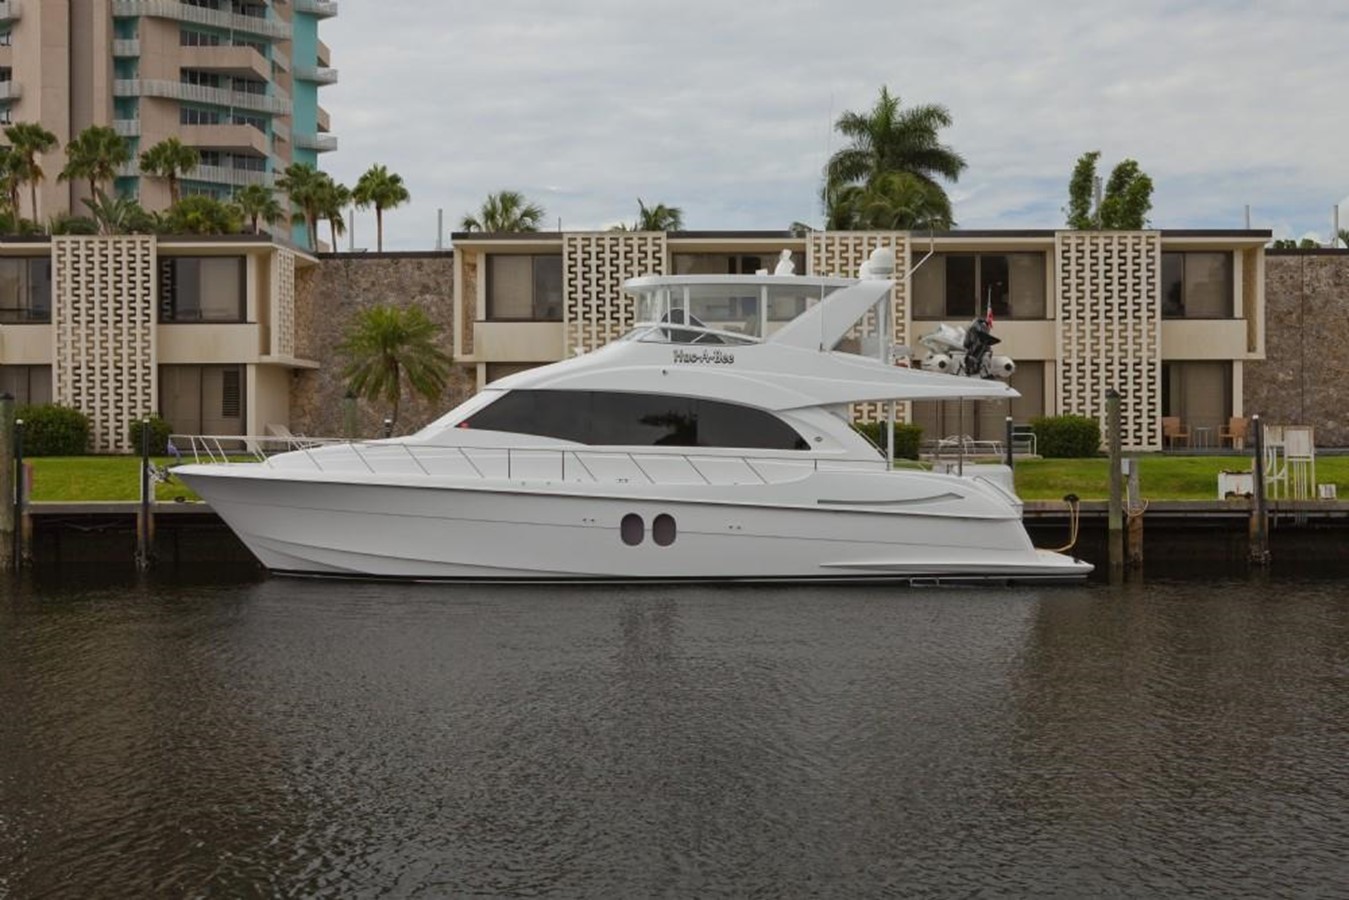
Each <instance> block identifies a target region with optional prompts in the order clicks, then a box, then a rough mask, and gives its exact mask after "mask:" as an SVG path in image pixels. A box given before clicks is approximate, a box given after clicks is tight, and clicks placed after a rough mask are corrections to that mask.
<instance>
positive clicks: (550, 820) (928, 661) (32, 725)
mask: <svg viewBox="0 0 1349 900" xmlns="http://www.w3.org/2000/svg"><path fill="white" fill-rule="evenodd" d="M0 590H3V594H0V897H3V896H13V897H16V898H17V897H35V896H39V897H40V896H71V897H89V896H206V895H209V896H253V895H267V896H273V895H303V896H313V895H319V896H323V895H332V896H338V895H340V896H373V895H381V896H455V895H464V894H487V895H491V894H502V895H528V896H538V895H556V896H629V897H635V896H650V895H663V896H712V895H734V896H769V897H777V896H805V895H813V896H839V897H863V896H883V895H894V894H906V895H911V894H930V895H956V896H970V895H974V896H993V895H1026V894H1034V895H1040V896H1045V895H1048V896H1065V897H1067V896H1074V897H1077V896H1099V895H1105V894H1108V895H1116V896H1139V897H1142V896H1159V895H1172V896H1174V895H1179V894H1200V895H1208V896H1224V897H1227V896H1252V897H1269V896H1306V895H1322V896H1331V895H1339V896H1344V895H1345V892H1347V891H1349V590H1346V589H1345V586H1344V585H1343V584H1342V583H1340V582H1336V581H1321V582H1318V581H1314V580H1312V581H1299V582H1291V581H1272V582H1254V581H1248V580H1245V579H1243V580H1240V581H1232V582H1216V583H1215V582H1213V581H1211V580H1209V581H1195V580H1191V581H1173V582H1165V581H1163V582H1150V583H1148V584H1145V585H1134V586H1125V587H1116V588H1111V587H1107V586H1104V585H1087V586H1082V587H1069V588H1064V587H1048V588H1016V589H974V590H965V589H932V590H927V589H900V588H858V587H851V588H822V587H811V588H709V587H677V588H675V587H651V588H634V587H614V588H581V587H577V588H546V589H531V588H504V587H503V588H485V587H442V586H393V585H363V584H334V583H324V582H308V581H289V580H280V579H274V580H265V581H246V582H243V583H235V584H229V585H226V586H220V585H218V584H217V585H209V586H202V585H193V584H189V583H184V582H181V581H175V580H173V579H172V578H170V577H168V576H162V575H161V576H156V577H155V578H153V579H151V580H150V581H148V582H145V583H139V584H138V583H134V582H126V581H123V582H121V583H119V584H117V585H115V586H108V585H107V584H106V583H104V584H102V585H99V584H98V583H96V582H94V581H91V580H89V579H88V578H77V577H74V576H71V575H69V574H66V575H64V576H62V577H61V578H60V579H59V580H54V579H53V578H51V577H48V578H46V579H40V580H38V581H37V582H36V583H28V584H24V585H22V586H18V587H7V588H4V589H0Z"/></svg>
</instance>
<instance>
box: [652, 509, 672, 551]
mask: <svg viewBox="0 0 1349 900" xmlns="http://www.w3.org/2000/svg"><path fill="white" fill-rule="evenodd" d="M651 539H652V540H653V541H655V542H656V543H657V544H659V545H660V546H662V547H668V546H670V545H671V544H673V543H674V542H675V520H674V517H673V516H667V515H666V514H665V513H661V514H660V515H658V516H656V518H655V519H653V520H652V522H651Z"/></svg>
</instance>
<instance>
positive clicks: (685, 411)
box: [464, 390, 808, 450]
mask: <svg viewBox="0 0 1349 900" xmlns="http://www.w3.org/2000/svg"><path fill="white" fill-rule="evenodd" d="M464 427H467V428H481V429H484V430H487V431H507V432H511V433H513V434H535V435H540V436H542V437H551V438H557V439H559V440H564V441H574V442H576V443H578V444H590V445H616V446H636V447H733V448H740V449H751V450H806V449H808V445H807V444H806V441H805V439H804V438H802V437H801V435H799V434H797V433H796V430H795V429H793V428H792V427H791V426H790V425H788V424H787V423H786V422H783V421H782V420H781V419H779V418H778V417H777V416H774V415H773V414H772V413H768V412H765V411H763V410H761V409H754V408H752V407H748V406H739V405H737V404H734V403H722V402H719V401H716V400H701V399H698V398H694V397H673V396H667V395H663V394H628V393H622V392H618V391H523V390H522V391H510V392H508V393H506V394H504V395H502V396H501V397H500V398H498V399H497V400H496V401H494V402H493V403H492V404H491V405H490V406H487V407H486V408H484V409H482V410H480V411H478V412H477V413H475V414H474V415H473V416H471V417H470V418H469V419H468V421H467V422H466V423H464Z"/></svg>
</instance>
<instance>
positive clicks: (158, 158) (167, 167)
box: [141, 137, 201, 206]
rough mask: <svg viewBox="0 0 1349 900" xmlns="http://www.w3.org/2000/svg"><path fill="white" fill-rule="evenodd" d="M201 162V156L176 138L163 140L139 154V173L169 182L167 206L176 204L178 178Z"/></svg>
mask: <svg viewBox="0 0 1349 900" xmlns="http://www.w3.org/2000/svg"><path fill="white" fill-rule="evenodd" d="M199 162H201V154H200V153H198V152H197V151H196V150H194V149H193V148H191V147H188V146H187V145H185V144H184V143H183V142H182V141H180V140H178V139H177V138H176V137H171V138H165V139H164V140H162V141H160V142H159V143H158V144H155V145H154V146H153V147H151V148H150V149H149V150H146V151H145V152H144V153H142V154H141V171H142V172H144V173H145V174H147V175H158V176H160V177H163V178H164V179H166V180H167V181H168V182H169V205H170V206H174V205H176V204H177V203H178V199H179V197H178V176H179V175H186V174H187V173H189V172H191V171H192V170H193V169H195V168H196V167H197V163H199Z"/></svg>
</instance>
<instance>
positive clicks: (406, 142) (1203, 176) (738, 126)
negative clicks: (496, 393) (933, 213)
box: [320, 0, 1349, 250]
mask: <svg viewBox="0 0 1349 900" xmlns="http://www.w3.org/2000/svg"><path fill="white" fill-rule="evenodd" d="M340 9H341V13H340V15H339V16H338V17H337V18H335V19H327V20H324V21H323V23H322V25H321V28H320V36H321V37H322V38H323V39H324V41H325V42H327V44H328V45H329V46H330V47H331V48H332V55H333V63H332V64H333V65H334V66H335V67H336V68H337V69H338V70H339V72H340V81H339V83H338V84H337V85H335V86H333V87H327V88H323V89H322V92H321V94H320V99H321V102H322V104H323V105H324V107H325V108H327V109H328V110H329V112H331V113H332V123H333V125H332V127H333V132H334V133H335V134H336V135H337V136H338V138H339V141H340V147H341V149H340V150H338V151H336V152H334V153H329V154H325V155H323V156H322V157H321V159H320V163H321V166H322V167H323V168H324V169H325V170H326V171H329V172H331V173H332V174H333V175H334V177H336V178H337V179H338V180H340V181H342V182H344V183H346V184H348V185H351V184H354V183H355V181H356V179H357V178H358V177H359V175H360V173H361V172H362V171H364V170H365V169H366V168H368V167H369V166H370V165H371V164H372V163H376V162H378V163H384V164H385V165H387V166H388V167H389V168H390V169H391V170H392V171H395V172H397V173H399V174H401V175H402V176H403V178H404V180H405V181H406V183H407V185H408V188H409V190H410V191H411V193H412V202H411V203H410V204H408V205H406V206H404V207H400V208H399V209H397V210H394V211H392V212H389V213H386V215H385V249H386V250H387V249H396V250H416V249H429V248H431V247H434V246H435V241H436V210H437V209H438V208H443V209H444V211H445V222H446V228H445V230H446V232H447V236H448V232H450V231H457V230H459V221H460V219H461V218H462V217H463V216H464V214H465V213H467V212H470V211H474V210H476V209H477V208H478V206H479V205H480V204H481V202H482V200H483V198H484V197H485V196H486V195H487V194H488V193H490V192H493V191H498V190H501V189H504V188H509V189H513V190H519V191H522V192H523V193H524V194H526V196H528V197H529V198H530V199H531V200H533V201H535V202H537V203H539V204H540V205H542V206H543V207H544V209H545V210H546V213H547V217H546V222H547V227H548V228H556V227H557V226H558V221H559V220H561V226H562V228H564V229H567V230H584V229H595V228H607V227H608V226H610V225H612V224H615V223H617V222H620V221H626V222H631V221H632V220H633V219H634V218H635V215H636V210H637V198H638V197H641V198H642V199H643V200H645V201H646V202H647V203H648V205H650V204H652V203H657V202H663V203H666V204H669V205H671V206H677V207H679V208H681V209H682V210H683V212H684V226H685V228H688V229H694V230H712V229H716V230H723V229H729V230H737V229H785V228H787V227H788V226H789V225H790V224H791V223H792V222H793V221H798V220H799V221H804V222H807V223H811V224H814V225H817V226H818V225H819V224H820V222H821V218H822V216H821V210H820V204H819V201H818V193H819V187H820V171H821V168H822V166H823V164H824V161H825V159H826V158H827V156H828V154H829V153H830V152H831V151H832V150H837V149H838V148H839V147H840V146H841V140H842V139H841V138H840V137H839V136H837V135H836V134H835V133H834V132H833V130H832V128H831V123H832V121H833V120H834V119H837V117H838V115H839V114H840V113H841V112H843V111H844V110H856V111H862V110H866V109H869V108H870V107H871V106H872V104H873V103H874V102H875V99H876V95H877V92H878V90H879V88H880V86H881V85H883V84H884V85H888V86H889V88H890V90H891V92H892V93H894V94H897V95H898V96H899V97H900V99H901V101H902V103H903V104H904V105H906V106H907V105H909V104H918V103H940V104H943V105H945V106H946V107H947V108H948V109H949V110H950V112H951V115H952V117H953V118H954V125H953V127H952V128H950V129H947V130H946V131H945V132H943V137H944V140H945V142H946V143H947V144H948V145H950V146H951V147H952V148H954V149H955V150H957V151H958V152H959V153H961V154H963V155H964V157H965V159H966V161H967V162H968V163H969V168H968V169H967V170H966V171H965V173H964V175H962V176H961V178H960V181H959V182H958V183H956V184H954V185H948V192H949V193H950V195H951V197H952V200H953V201H954V208H955V217H956V221H957V223H958V227H960V228H1055V227H1058V226H1060V225H1062V223H1063V214H1062V212H1061V210H1062V207H1063V206H1064V204H1065V202H1066V199H1067V196H1066V195H1067V182H1068V177H1069V174H1070V172H1071V170H1072V167H1073V163H1074V162H1075V160H1076V159H1077V157H1078V156H1079V155H1080V154H1081V153H1083V152H1084V151H1087V150H1100V151H1101V153H1102V158H1101V167H1102V169H1103V172H1102V174H1103V175H1108V174H1109V169H1110V168H1111V167H1112V166H1113V165H1114V164H1115V163H1116V162H1118V161H1119V160H1121V159H1123V158H1125V157H1132V158H1134V159H1137V160H1138V162H1139V163H1140V165H1141V166H1142V167H1143V170H1144V171H1146V172H1147V173H1148V174H1149V175H1151V176H1152V179H1153V182H1154V183H1155V185H1156V192H1155V193H1154V195H1153V209H1152V213H1151V217H1150V218H1151V222H1152V225H1153V226H1154V227H1159V228H1240V227H1243V224H1244V213H1245V206H1246V205H1247V204H1249V205H1250V207H1251V224H1252V226H1253V227H1257V228H1272V229H1273V230H1274V231H1275V234H1276V236H1291V237H1302V236H1307V235H1311V236H1318V237H1321V238H1325V237H1326V236H1327V235H1328V234H1329V231H1330V223H1331V209H1332V206H1333V205H1334V204H1335V203H1337V202H1339V201H1349V152H1347V148H1349V102H1346V99H1345V98H1346V93H1347V92H1349V3H1345V2H1344V0H1319V2H1310V0H1307V2H1298V0H1279V2H1256V0H1221V2H1220V0H1213V2H1162V0H1130V2H1128V3H1123V2H1108V3H1107V2H1090V0H1086V2H1084V0H1073V2H1059V0H1036V2H1013V0H955V2H945V3H940V2H939V3H907V2H895V0H878V2H871V0H829V2H824V0H820V2H805V0H777V2H773V3H765V2H758V0H729V2H727V0H720V2H703V0H681V2H678V3H669V2H659V0H561V2H559V0H540V2H525V0H521V2H515V0H496V2H487V3H481V2H477V3H469V2H464V0H453V2H447V0H341V3H340ZM1341 219H1342V227H1345V228H1349V202H1345V203H1344V204H1343V205H1342V206H1341ZM374 230H375V228H374V213H373V211H366V212H361V213H357V215H356V229H355V244H356V246H357V247H366V246H368V247H371V248H373V247H374V243H375V234H374ZM344 248H345V243H344Z"/></svg>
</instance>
